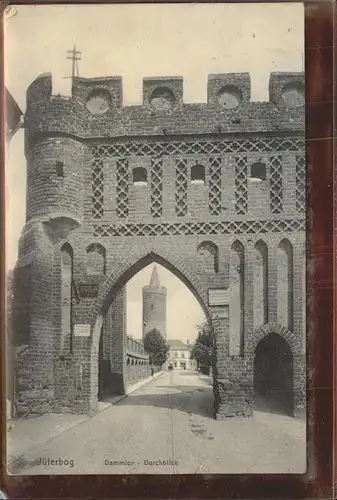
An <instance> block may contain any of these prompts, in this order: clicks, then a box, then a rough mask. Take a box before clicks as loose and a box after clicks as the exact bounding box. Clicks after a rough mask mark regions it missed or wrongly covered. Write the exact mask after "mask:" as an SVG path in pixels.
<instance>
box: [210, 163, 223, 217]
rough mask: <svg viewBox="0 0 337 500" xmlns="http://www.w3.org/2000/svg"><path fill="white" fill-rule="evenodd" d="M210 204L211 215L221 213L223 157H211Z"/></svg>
mask: <svg viewBox="0 0 337 500" xmlns="http://www.w3.org/2000/svg"><path fill="white" fill-rule="evenodd" d="M208 186H209V188H208V189H209V191H208V206H209V212H210V214H211V215H220V214H221V158H218V157H214V158H211V159H210V164H209V184H208Z"/></svg>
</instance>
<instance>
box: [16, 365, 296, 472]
mask: <svg viewBox="0 0 337 500" xmlns="http://www.w3.org/2000/svg"><path fill="white" fill-rule="evenodd" d="M212 406H213V391H212V386H211V384H210V379H209V377H206V376H203V375H200V374H197V373H195V372H188V371H173V372H168V373H164V374H163V375H161V376H160V377H158V378H157V379H156V380H153V381H152V382H150V383H148V384H147V385H145V386H143V387H141V388H139V389H137V390H136V391H134V392H133V393H132V394H130V395H129V396H127V397H126V398H124V399H123V400H121V401H120V402H118V403H116V404H114V405H112V406H109V407H108V408H107V409H106V410H104V411H102V412H101V413H99V414H98V415H97V416H95V417H94V418H91V419H87V420H84V421H82V422H81V423H79V424H77V425H75V426H73V427H72V428H70V429H68V430H66V431H65V432H63V433H62V434H60V435H59V436H58V437H55V438H54V439H52V440H50V441H49V442H48V443H46V444H44V445H41V446H40V447H39V448H38V449H35V450H34V451H29V452H27V453H26V454H25V457H24V458H25V461H27V462H29V463H30V464H31V466H29V467H26V468H25V469H24V470H21V471H20V472H19V473H21V474H79V473H84V474H127V473H131V474H132V473H135V474H144V473H145V474H146V473H147V474H172V473H178V474H184V473H190V474H193V473H272V472H277V473H287V472H294V473H295V472H296V473H301V472H304V471H305V424H304V422H303V421H298V420H295V419H292V418H290V417H282V416H280V415H275V414H267V413H259V412H255V414H254V418H251V419H228V420H226V421H216V420H214V419H213V418H212ZM41 459H43V462H44V463H46V465H41V464H40V465H39V461H40V460H41ZM59 459H61V460H62V461H63V462H66V461H68V462H69V464H67V465H59V464H58V465H54V464H51V463H50V462H51V460H54V461H58V460H59ZM48 460H49V465H48ZM66 463H67V462H66ZM32 464H34V465H32Z"/></svg>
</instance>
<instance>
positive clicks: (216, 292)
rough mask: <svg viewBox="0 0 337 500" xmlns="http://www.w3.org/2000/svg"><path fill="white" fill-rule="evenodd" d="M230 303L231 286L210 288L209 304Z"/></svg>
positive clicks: (223, 304)
mask: <svg viewBox="0 0 337 500" xmlns="http://www.w3.org/2000/svg"><path fill="white" fill-rule="evenodd" d="M228 303H229V288H209V289H208V305H209V306H220V307H221V306H226V305H228Z"/></svg>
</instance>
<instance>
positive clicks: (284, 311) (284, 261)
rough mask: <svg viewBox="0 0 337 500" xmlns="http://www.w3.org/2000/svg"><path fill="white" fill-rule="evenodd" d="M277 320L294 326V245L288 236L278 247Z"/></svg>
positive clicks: (281, 323) (290, 328)
mask: <svg viewBox="0 0 337 500" xmlns="http://www.w3.org/2000/svg"><path fill="white" fill-rule="evenodd" d="M277 322H278V324H280V325H284V326H286V327H287V328H289V330H292V328H293V247H292V244H291V243H290V241H289V240H288V239H287V238H284V239H283V240H282V241H281V242H280V243H279V245H278V247H277Z"/></svg>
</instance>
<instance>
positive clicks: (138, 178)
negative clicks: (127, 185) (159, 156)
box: [132, 167, 147, 186]
mask: <svg viewBox="0 0 337 500" xmlns="http://www.w3.org/2000/svg"><path fill="white" fill-rule="evenodd" d="M132 177H133V184H134V185H136V186H146V184H147V170H146V168H143V167H136V168H134V169H133V172H132Z"/></svg>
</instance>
